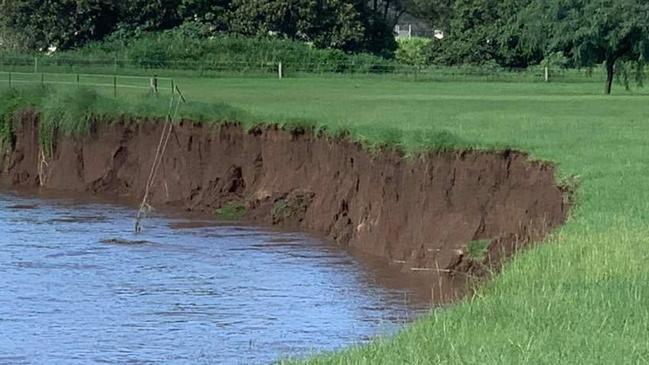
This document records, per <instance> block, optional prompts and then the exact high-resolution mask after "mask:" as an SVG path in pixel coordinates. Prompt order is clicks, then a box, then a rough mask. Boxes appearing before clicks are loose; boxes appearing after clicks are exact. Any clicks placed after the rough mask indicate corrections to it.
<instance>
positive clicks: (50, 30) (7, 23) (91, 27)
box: [0, 0, 117, 49]
mask: <svg viewBox="0 0 649 365" xmlns="http://www.w3.org/2000/svg"><path fill="white" fill-rule="evenodd" d="M116 18H117V7H116V5H115V3H114V2H113V1H110V0H58V1H55V0H5V1H4V2H3V8H2V13H0V23H1V24H3V26H4V27H5V32H6V33H7V34H9V35H13V36H14V37H18V38H19V39H20V41H21V43H22V45H23V47H24V48H26V49H46V48H48V47H49V46H55V47H58V48H61V49H67V48H72V47H75V46H78V45H81V44H84V43H86V42H88V41H91V40H97V39H101V38H103V37H104V36H105V35H107V34H109V33H110V32H112V31H113V29H114V27H115V23H116Z"/></svg>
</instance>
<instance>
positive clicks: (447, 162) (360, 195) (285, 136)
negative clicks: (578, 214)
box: [0, 111, 568, 273]
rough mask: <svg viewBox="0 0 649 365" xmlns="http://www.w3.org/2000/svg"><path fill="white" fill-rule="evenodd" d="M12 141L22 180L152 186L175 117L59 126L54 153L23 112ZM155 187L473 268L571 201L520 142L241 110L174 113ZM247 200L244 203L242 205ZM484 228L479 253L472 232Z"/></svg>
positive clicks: (4, 171)
mask: <svg viewBox="0 0 649 365" xmlns="http://www.w3.org/2000/svg"><path fill="white" fill-rule="evenodd" d="M16 118H17V120H15V123H14V124H15V125H14V132H13V138H12V139H13V141H12V143H11V146H8V147H5V148H4V152H1V153H0V172H1V175H2V178H3V179H5V180H9V182H10V183H12V184H13V185H14V186H39V185H40V186H43V187H45V188H48V189H56V190H64V191H72V192H81V191H83V192H91V193H96V194H120V195H126V196H130V197H132V198H133V199H134V200H135V199H141V197H142V195H143V194H144V190H145V187H146V183H147V181H148V178H149V174H150V170H151V165H152V162H153V159H154V156H155V151H156V147H157V146H158V143H159V141H160V137H161V134H162V131H163V125H164V124H163V123H160V122H156V121H136V120H129V119H122V120H118V121H110V122H109V121H94V122H93V123H92V125H91V128H90V131H89V132H88V133H87V134H84V135H78V136H66V135H62V134H57V133H54V135H53V138H51V139H52V141H51V145H50V146H49V148H46V150H48V149H51V152H48V153H44V152H43V149H42V148H41V144H42V140H44V139H41V140H40V141H41V142H39V135H38V133H39V128H38V123H39V115H38V113H35V112H30V111H25V112H22V113H19V114H18V115H17V117H16ZM155 181H156V182H155V184H154V185H153V187H152V190H151V197H150V198H151V199H150V201H151V203H152V204H153V205H156V204H158V205H162V204H165V205H173V206H178V207H182V208H184V209H187V210H194V211H208V212H214V211H215V210H217V209H219V208H224V207H226V208H228V209H231V208H236V209H240V210H241V212H242V213H243V219H244V220H248V221H250V222H253V223H260V224H267V225H277V226H280V227H287V228H297V229H301V230H305V231H308V232H313V233H318V234H323V235H326V236H327V237H329V238H330V239H332V240H334V241H336V242H337V243H339V244H341V245H344V246H349V247H351V248H353V249H355V250H360V251H362V252H366V253H370V254H373V255H378V256H382V257H385V258H387V259H390V260H392V261H393V262H399V263H402V264H404V267H406V268H408V267H410V268H416V269H423V270H426V269H429V270H435V271H443V272H450V273H453V272H457V271H463V272H466V271H471V270H475V269H476V267H480V266H481V265H482V264H487V263H489V261H494V260H499V259H500V258H502V255H503V253H510V252H511V251H512V250H513V249H515V248H517V247H520V246H521V245H524V244H526V243H529V242H533V241H537V240H540V239H542V238H543V237H544V236H545V235H546V234H547V233H548V232H549V231H550V230H552V229H553V228H554V227H557V226H558V225H560V224H562V223H563V222H564V221H565V219H566V215H567V211H568V202H567V198H566V191H565V189H564V188H562V187H561V186H559V185H558V184H557V183H556V181H555V178H554V169H553V167H552V166H551V165H549V164H546V163H542V162H535V161H529V160H528V158H527V156H526V155H525V154H523V153H520V152H515V151H501V152H485V151H456V152H449V151H438V152H428V153H425V154H422V155H420V156H418V157H416V158H409V159H407V158H405V156H404V154H403V153H402V152H400V151H397V150H395V149H382V150H378V151H368V150H367V149H366V148H364V147H363V146H362V145H361V144H359V143H357V142H353V141H351V140H350V139H349V138H345V137H332V136H328V135H325V134H322V133H315V132H313V131H311V130H304V129H299V128H298V129H293V130H282V129H281V128H279V127H277V126H260V127H256V128H252V129H250V130H245V129H243V128H242V127H241V126H240V125H238V124H221V125H206V124H195V123H191V122H187V121H185V122H182V123H180V124H179V125H176V126H175V127H174V129H173V132H172V133H171V136H170V138H169V142H168V145H167V148H166V151H165V154H164V156H163V159H162V162H161V164H160V167H159V169H158V170H157V174H156V180H155ZM244 208H245V209H244ZM475 242H484V243H485V247H484V249H485V250H486V253H487V254H486V255H484V258H480V259H476V258H475V257H472V256H471V255H470V254H469V251H470V246H471V244H472V243H475Z"/></svg>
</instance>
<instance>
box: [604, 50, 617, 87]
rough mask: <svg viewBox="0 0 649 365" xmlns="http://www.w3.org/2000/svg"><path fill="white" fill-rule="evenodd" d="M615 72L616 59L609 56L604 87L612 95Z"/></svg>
mask: <svg viewBox="0 0 649 365" xmlns="http://www.w3.org/2000/svg"><path fill="white" fill-rule="evenodd" d="M614 73H615V59H613V58H609V59H608V60H606V87H605V88H604V93H605V94H606V95H611V89H612V87H613V75H614Z"/></svg>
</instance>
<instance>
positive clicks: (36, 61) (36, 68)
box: [34, 56, 38, 73]
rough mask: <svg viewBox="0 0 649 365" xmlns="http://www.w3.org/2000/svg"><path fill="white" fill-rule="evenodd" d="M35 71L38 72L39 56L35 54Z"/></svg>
mask: <svg viewBox="0 0 649 365" xmlns="http://www.w3.org/2000/svg"><path fill="white" fill-rule="evenodd" d="M34 73H38V56H34Z"/></svg>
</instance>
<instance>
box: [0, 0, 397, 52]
mask: <svg viewBox="0 0 649 365" xmlns="http://www.w3.org/2000/svg"><path fill="white" fill-rule="evenodd" d="M391 1H394V0H381V1H379V0H377V1H375V3H376V2H378V3H380V4H383V3H384V2H387V4H388V5H387V7H384V6H377V7H372V6H370V5H369V4H368V3H366V2H365V1H363V0H317V1H314V0H155V1H151V0H124V1H119V2H117V1H111V0H3V2H2V13H0V30H3V34H2V38H3V39H7V40H8V39H12V40H14V42H13V43H14V44H15V45H17V46H20V47H21V48H24V49H31V50H43V49H46V48H47V47H50V46H55V47H57V48H59V49H69V48H74V47H78V46H80V45H83V44H85V43H87V42H89V41H96V40H101V39H103V38H104V37H106V36H107V35H108V34H110V33H112V32H121V33H124V34H133V33H138V32H141V31H159V30H165V29H170V28H174V27H177V26H179V25H181V24H182V23H185V22H197V23H200V24H203V25H205V27H206V29H207V30H208V33H210V32H211V33H212V34H218V33H219V32H227V33H234V34H241V35H249V36H268V35H269V34H275V35H277V36H280V37H286V38H290V39H297V40H304V41H307V42H312V43H313V44H314V45H316V46H317V47H321V48H338V49H341V50H344V51H348V52H364V51H365V52H372V53H376V54H381V55H385V56H390V55H391V54H392V53H393V51H394V50H395V49H396V42H395V40H394V36H393V34H392V27H393V23H394V21H393V19H391V18H390V17H389V16H388V15H387V13H388V11H387V10H386V9H388V8H389V9H392V5H391V4H392V3H391Z"/></svg>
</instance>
